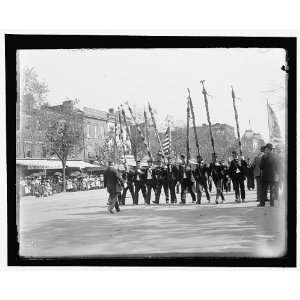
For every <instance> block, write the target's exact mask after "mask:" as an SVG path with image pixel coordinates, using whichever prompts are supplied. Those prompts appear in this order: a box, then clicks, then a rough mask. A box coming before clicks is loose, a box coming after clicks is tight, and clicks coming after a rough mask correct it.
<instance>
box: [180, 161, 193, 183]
mask: <svg viewBox="0 0 300 300" xmlns="http://www.w3.org/2000/svg"><path fill="white" fill-rule="evenodd" d="M184 173H185V176H184ZM179 180H180V181H183V180H186V181H191V182H195V176H194V172H193V170H192V168H191V167H186V166H183V165H180V166H179Z"/></svg>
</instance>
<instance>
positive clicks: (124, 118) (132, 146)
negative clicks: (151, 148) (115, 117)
mask: <svg viewBox="0 0 300 300" xmlns="http://www.w3.org/2000/svg"><path fill="white" fill-rule="evenodd" d="M121 111H122V115H123V120H124V124H125V127H126V131H127V135H128V138H129V141H130V144H131V149H132V152H133V156H134V160H135V161H137V153H136V145H135V143H134V141H133V139H132V136H131V133H130V130H129V126H128V123H127V120H126V114H125V110H124V107H123V105H122V104H121Z"/></svg>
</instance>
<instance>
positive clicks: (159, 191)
mask: <svg viewBox="0 0 300 300" xmlns="http://www.w3.org/2000/svg"><path fill="white" fill-rule="evenodd" d="M161 188H162V182H161V181H159V182H158V183H157V186H156V192H155V202H156V203H159V198H160V193H161Z"/></svg>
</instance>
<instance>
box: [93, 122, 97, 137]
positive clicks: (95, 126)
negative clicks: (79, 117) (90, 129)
mask: <svg viewBox="0 0 300 300" xmlns="http://www.w3.org/2000/svg"><path fill="white" fill-rule="evenodd" d="M94 138H97V125H94Z"/></svg>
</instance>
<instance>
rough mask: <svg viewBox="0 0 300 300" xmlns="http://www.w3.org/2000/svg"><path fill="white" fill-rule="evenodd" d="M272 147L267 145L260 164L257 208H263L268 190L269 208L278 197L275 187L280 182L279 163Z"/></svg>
mask: <svg viewBox="0 0 300 300" xmlns="http://www.w3.org/2000/svg"><path fill="white" fill-rule="evenodd" d="M272 150H273V145H272V144H270V143H268V144H267V145H266V147H265V154H264V155H263V157H262V159H261V162H260V169H261V198H260V203H259V205H258V206H265V202H266V200H267V194H268V188H269V189H270V206H274V200H275V199H276V197H277V196H278V194H277V187H278V183H279V181H280V162H279V157H278V155H277V154H276V153H272Z"/></svg>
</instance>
